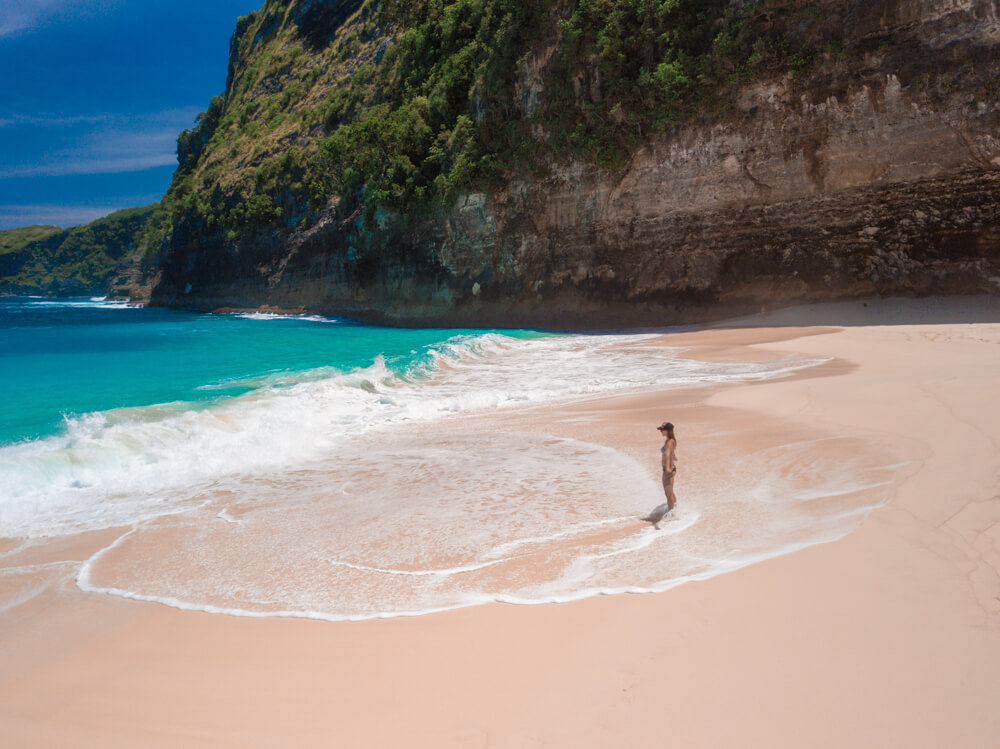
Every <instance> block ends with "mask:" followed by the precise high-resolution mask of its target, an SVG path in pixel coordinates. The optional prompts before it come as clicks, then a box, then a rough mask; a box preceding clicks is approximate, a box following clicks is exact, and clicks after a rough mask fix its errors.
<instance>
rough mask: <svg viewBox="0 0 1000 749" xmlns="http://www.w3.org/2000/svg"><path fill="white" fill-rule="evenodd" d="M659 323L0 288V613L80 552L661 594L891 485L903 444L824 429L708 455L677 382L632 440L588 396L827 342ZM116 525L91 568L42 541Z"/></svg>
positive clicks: (301, 588)
mask: <svg viewBox="0 0 1000 749" xmlns="http://www.w3.org/2000/svg"><path fill="white" fill-rule="evenodd" d="M662 343H663V342H662V341H660V340H658V339H657V336H655V335H653V334H642V335H555V334H546V333H542V332H531V331H502V332H501V331H490V330H454V329H453V330H439V329H430V330H419V329H418V330H400V329H392V328H381V327H370V326H362V325H354V324H350V323H347V322H344V321H340V320H336V319H330V318H322V317H304V316H303V317H277V316H273V315H272V316H267V315H237V314H233V315H206V314H195V313H188V312H179V311H171V310H162V309H140V308H130V307H127V306H124V305H115V304H109V303H107V302H104V301H101V300H94V299H75V300H47V299H34V298H16V299H15V298H7V299H0V388H2V392H3V394H4V396H5V398H4V402H3V408H2V409H0V539H4V544H3V546H2V547H0V557H2V559H0V567H3V565H4V564H6V565H7V566H6V567H5V568H3V569H2V570H0V571H2V572H3V573H4V575H5V576H6V577H5V578H4V582H5V586H4V587H3V590H0V611H2V610H4V609H5V608H9V607H10V606H13V605H19V603H21V602H23V601H25V600H29V599H30V598H31V597H32V596H33V595H36V594H37V592H38V591H40V590H44V589H46V585H48V584H51V585H54V586H55V585H58V586H62V585H63V584H64V582H65V581H63V582H59V580H61V578H60V576H64V575H65V574H67V570H70V569H72V573H71V574H72V575H73V577H74V579H75V581H76V584H77V586H79V587H80V588H82V589H83V590H87V591H94V592H101V593H110V594H114V595H119V596H125V597H128V598H137V599H140V600H147V601H158V602H161V603H165V604H168V605H171V606H177V607H179V608H191V609H197V610H201V611H209V612H221V613H227V614H237V615H244V616H303V617H310V618H319V619H332V620H340V619H364V618H371V617H381V616H397V615H402V614H414V613H425V612H430V611H438V610H441V609H447V608H455V607H458V606H468V605H473V604H476V603H483V602H486V601H507V602H514V603H539V602H545V601H559V600H572V599H575V598H580V597H584V596H588V595H595V594H598V593H613V592H621V591H645V590H665V589H666V588H669V587H671V586H673V585H676V584H678V583H679V582H681V581H683V580H688V579H698V578H702V577H707V576H711V575H713V574H718V573H719V572H723V571H726V570H729V569H733V568H735V567H739V566H742V565H744V564H749V563H750V562H752V561H755V560H757V559H762V558H767V557H768V556H773V555H775V554H778V553H785V552H787V551H788V550H790V549H793V548H801V546H803V545H808V544H810V543H819V542H821V541H825V540H830V539H832V538H837V537H839V536H840V535H843V534H844V533H846V532H849V531H850V530H851V529H852V528H853V527H856V525H857V523H859V522H860V521H861V520H862V519H863V518H864V517H865V515H866V514H867V512H868V511H869V510H870V509H871V507H872V506H875V505H877V504H878V503H880V502H882V501H884V500H885V496H886V492H887V491H888V490H887V489H886V487H887V486H888V483H890V482H891V478H892V471H893V470H895V469H894V468H893V466H894V465H899V464H900V463H899V461H898V459H897V458H896V457H895V456H887V457H883V456H880V454H879V453H878V452H877V451H875V450H871V449H867V448H866V449H862V448H860V447H858V448H857V449H855V450H853V453H852V454H856V455H858V456H864V462H863V464H858V465H850V464H845V463H844V461H843V460H842V459H840V458H837V457H835V454H834V453H831V454H830V455H825V454H824V453H820V457H817V454H816V448H815V442H816V435H813V434H811V433H810V434H808V435H804V438H803V439H802V440H801V441H799V442H797V443H789V444H786V445H778V446H771V447H769V448H767V449H766V450H765V451H764V452H765V454H764V455H761V454H759V453H760V452H761V451H760V450H756V449H751V450H750V452H748V453H747V454H746V455H731V456H730V457H729V458H717V457H715V456H725V455H726V450H728V449H731V447H727V445H729V442H730V441H731V439H732V436H731V435H730V434H729V431H730V430H729V426H728V425H727V424H725V423H722V422H719V423H718V425H717V426H713V427H712V428H711V429H706V428H704V427H703V428H701V429H700V430H698V429H696V428H695V425H694V424H692V423H691V420H690V417H685V413H684V411H682V410H678V412H677V413H673V412H671V411H670V410H668V408H667V404H666V399H664V401H663V402H662V405H659V406H657V405H653V406H651V407H649V408H648V412H647V413H645V414H643V416H642V421H643V422H645V423H646V425H645V426H642V427H639V429H640V431H639V432H637V433H636V434H634V435H633V436H630V437H629V438H628V440H627V442H628V443H629V445H633V444H634V445H640V446H641V445H643V444H647V445H648V449H646V450H645V451H641V450H640V451H636V450H635V449H634V448H632V447H629V446H628V445H626V446H625V447H624V448H620V446H619V445H616V444H614V443H613V442H609V440H608V433H607V423H606V422H605V421H604V420H603V418H602V416H601V413H602V412H604V413H606V409H607V405H608V404H607V403H606V402H603V403H602V404H599V405H597V406H595V408H596V410H594V411H590V410H589V408H588V406H587V404H586V403H584V402H583V399H590V398H592V397H593V396H595V395H597V394H607V393H622V392H629V391H633V392H634V391H637V390H643V389H654V391H655V392H660V391H662V390H663V389H665V388H666V389H676V388H684V387H691V386H697V387H702V386H705V385H708V384H721V383H727V382H745V381H748V380H753V379H768V378H772V377H781V376H783V375H785V374H787V373H789V372H792V371H796V370H798V369H801V368H803V367H808V366H811V365H814V364H817V363H819V361H816V360H805V359H801V358H794V357H789V358H778V359H774V360H768V361H760V360H754V361H749V362H740V361H733V362H717V361H710V362H702V361H697V360H696V359H694V358H692V357H691V355H690V354H688V355H685V356H680V355H679V354H680V353H681V350H680V349H676V348H668V347H664V346H663V345H662ZM656 397H658V396H652V395H650V396H649V401H650V402H651V403H652V402H654V401H655V398H656ZM570 400H574V401H576V404H575V405H574V406H573V408H570V409H563V408H555V409H551V410H536V409H535V408H534V407H535V406H544V405H546V404H553V403H557V402H558V403H563V404H565V403H567V402H568V401H570ZM683 401H684V398H681V399H680V402H683ZM507 408H521V409H525V410H523V411H522V412H521V414H520V415H519V416H517V417H516V418H515V419H514V420H512V421H508V420H507V418H506V417H504V416H498V415H496V414H494V412H496V411H498V410H502V409H507ZM685 408H688V409H689V408H690V404H686V405H685ZM630 413H631V412H630ZM687 413H688V414H691V411H687ZM664 420H673V421H675V423H677V424H678V430H679V434H680V438H681V450H682V453H681V454H682V457H683V459H682V463H681V470H682V473H681V475H680V478H679V481H680V482H681V488H682V491H683V493H681V491H679V492H678V494H679V495H680V504H679V505H678V514H677V517H676V518H675V520H676V522H671V523H669V524H668V525H667V526H665V527H664V528H663V530H662V532H660V531H657V530H655V529H653V528H652V527H651V526H649V525H647V524H645V523H641V522H640V521H638V520H637V518H640V517H642V516H644V515H645V514H646V513H648V512H649V510H651V509H652V508H653V507H655V506H656V505H657V504H659V503H660V502H662V500H663V493H662V489H661V486H660V481H659V476H658V468H659V447H660V439H659V434H658V433H657V432H656V431H655V427H656V426H657V425H658V424H660V423H661V422H662V421H664ZM837 439H842V437H840V436H837ZM645 441H648V442H645ZM750 442H752V440H750ZM748 444H749V443H748ZM685 445H687V447H685ZM762 461H763V462H764V463H766V464H767V465H769V466H771V467H772V471H771V472H770V473H768V472H765V473H764V474H762V473H761V471H760V469H759V466H760V465H761V464H762ZM748 477H750V478H748ZM824 498H828V500H827V499H824ZM110 528H115V529H120V533H119V535H118V536H117V538H116V539H115V540H114V541H113V542H111V543H110V544H109V545H108V546H107V547H105V548H104V549H101V550H100V551H98V552H96V553H95V554H93V556H91V557H90V558H89V559H87V560H86V561H84V562H82V563H80V564H77V565H76V567H75V569H74V564H75V563H72V562H56V563H54V565H52V566H49V565H38V564H35V563H33V562H32V559H33V557H31V556H30V551H31V549H33V548H34V546H35V545H36V544H44V543H46V542H47V539H49V538H52V537H59V536H67V535H71V534H74V533H79V532H82V531H89V530H97V529H110ZM22 551H24V552H29V556H28V557H23V559H22V561H24V562H25V563H24V564H23V565H22V564H19V562H18V561H17V559H18V558H19V555H20V553H21V552H22ZM11 565H13V566H11ZM39 576H49V577H46V579H47V580H49V583H45V584H40V583H39Z"/></svg>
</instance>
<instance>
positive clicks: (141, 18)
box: [0, 0, 263, 229]
mask: <svg viewBox="0 0 1000 749" xmlns="http://www.w3.org/2000/svg"><path fill="white" fill-rule="evenodd" d="M261 5H263V0H0V229H11V228H14V227H18V226H28V225H31V224H54V225H56V226H76V225H79V224H84V223H88V222H89V221H92V220H94V219H95V218H99V217H100V216H104V215H107V214H108V213H111V212H112V211H116V210H118V209H120V208H128V207H131V206H139V205H147V204H149V203H153V202H155V201H157V200H159V199H160V197H161V196H162V195H163V193H164V192H165V191H166V189H167V186H168V185H169V184H170V178H171V176H172V175H173V173H174V169H175V168H176V166H177V151H176V141H177V134H178V133H179V132H180V131H181V130H183V129H185V128H190V127H191V126H192V125H193V124H194V120H195V117H196V116H197V115H198V113H199V112H201V111H203V110H205V109H206V108H207V107H208V103H209V102H210V101H211V99H212V97H213V96H215V95H216V94H221V93H222V92H223V90H224V88H225V84H226V66H227V62H228V59H229V38H230V36H231V35H232V33H233V30H234V28H235V27H236V19H237V18H238V17H239V16H242V15H246V14H247V13H249V12H250V11H253V10H256V9H257V8H259V7H260V6H261Z"/></svg>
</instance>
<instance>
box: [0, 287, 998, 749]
mask: <svg viewBox="0 0 1000 749" xmlns="http://www.w3.org/2000/svg"><path fill="white" fill-rule="evenodd" d="M660 341H661V343H662V345H667V346H682V347H685V348H686V349H688V350H687V352H685V354H684V355H685V356H690V357H691V358H696V359H701V360H719V361H736V360H752V359H755V358H765V359H766V358H773V357H783V356H787V355H797V356H804V357H814V358H820V359H828V360H829V361H827V362H826V363H824V364H821V365H819V366H814V367H810V368H807V369H803V370H801V371H799V372H797V373H795V374H793V375H791V376H787V377H783V378H780V379H773V380H763V381H757V382H746V383H741V384H725V385H713V386H703V387H697V388H690V389H665V390H662V391H644V392H639V393H631V394H625V395H614V396H601V397H591V398H587V399H581V400H577V401H574V402H569V403H560V404H557V405H546V406H539V407H533V408H525V409H521V410H511V411H504V412H496V413H488V414H482V415H476V416H466V417H462V418H461V419H456V420H455V423H454V424H449V429H451V430H452V431H463V432H466V433H469V434H491V433H508V434H512V435H516V434H525V433H527V434H536V435H555V436H572V437H574V438H575V439H579V440H585V441H587V442H591V443H594V444H597V445H603V446H605V447H609V448H613V449H615V450H618V451H621V452H622V453H623V454H624V455H626V456H628V457H630V458H632V459H634V460H636V461H638V462H639V463H640V464H641V465H642V466H643V468H644V469H645V470H647V471H648V473H649V480H650V481H658V471H659V445H660V441H659V438H658V436H657V434H656V432H655V426H656V425H657V424H659V423H660V422H661V421H663V420H664V419H670V420H672V421H673V422H674V423H675V424H677V430H678V437H679V442H680V444H679V454H680V456H681V464H680V465H681V470H680V473H679V476H678V479H677V494H678V497H679V501H680V503H681V504H682V505H683V503H684V502H685V498H686V496H690V495H689V492H691V491H694V488H695V487H697V486H699V485H707V484H708V483H710V482H711V481H712V480H713V475H715V474H717V473H718V472H719V471H721V470H725V469H727V467H729V469H730V470H731V469H732V466H733V465H738V466H739V470H740V471H742V472H744V473H745V474H746V476H747V482H746V483H747V485H751V484H752V482H753V481H754V480H756V478H755V477H758V476H765V477H769V476H772V475H773V474H774V473H775V472H778V471H779V468H778V467H777V466H778V462H777V458H775V454H776V453H775V451H776V449H777V446H780V445H783V444H787V443H788V442H789V441H792V440H794V441H796V443H798V444H804V443H808V442H809V441H810V440H812V443H813V444H814V447H811V448H810V450H811V452H807V453H805V454H804V456H803V457H802V458H801V459H799V460H798V461H797V463H796V465H795V466H794V467H793V468H789V466H788V465H787V464H786V463H781V468H780V471H785V472H787V471H790V470H794V472H795V476H794V478H795V479H796V480H803V479H802V477H803V476H805V477H807V478H809V479H810V480H815V482H816V485H817V486H828V485H829V483H830V482H829V479H830V476H829V474H830V473H831V472H832V473H834V474H835V473H836V469H837V466H838V465H840V464H843V465H846V464H848V463H850V464H851V465H852V466H854V467H857V466H862V467H865V466H867V465H868V464H869V463H870V464H871V469H872V470H873V471H874V470H876V469H878V470H880V471H882V472H883V474H884V476H883V479H884V480H880V481H877V482H875V483H874V484H873V486H872V488H871V489H868V490H865V491H871V492H875V493H879V492H881V493H882V494H884V495H885V496H884V497H883V496H882V494H879V497H880V499H879V500H878V502H877V503H878V504H879V505H880V506H879V507H877V508H876V509H874V510H873V511H871V512H870V514H867V512H866V513H865V517H864V518H861V519H860V524H859V525H858V527H856V529H854V530H852V531H851V532H849V533H847V535H844V536H843V537H839V538H836V539H835V540H830V541H829V542H827V543H820V544H813V545H808V546H806V547H805V548H800V549H794V550H793V549H788V550H787V551H788V552H789V553H782V554H781V555H779V556H775V557H772V558H768V559H763V560H762V561H760V562H759V563H755V564H751V565H749V566H742V567H740V568H739V569H735V570H734V571H731V572H727V573H725V574H717V575H713V576H711V577H708V578H707V579H702V580H693V581H690V582H686V583H684V584H682V585H678V586H676V587H673V588H671V589H669V590H666V591H663V592H659V593H646V594H634V595H630V594H621V595H613V596H595V597H590V598H586V599H583V600H579V601H573V602H569V603H558V604H542V605H531V606H528V605H511V604H503V603H491V604H487V605H481V606H474V607H469V608H463V609H457V610H453V611H446V612H442V613H436V614H429V615H424V616H417V617H400V618H394V619H385V620H371V621H363V622H325V621H309V620H303V619H290V618H259V619H251V618H241V617H235V616H226V615H218V614H207V613H201V612H192V611H181V610H178V609H174V608H170V607H168V606H164V605H160V604H156V603H150V602H143V601H135V600H127V599H124V598H120V597H116V596H110V595H103V594H97V593H88V592H84V591H82V590H80V589H79V588H78V587H77V585H76V575H77V572H78V569H79V566H80V564H81V563H82V562H83V561H84V560H86V559H88V558H90V557H91V556H92V555H93V554H95V553H96V552H97V551H99V550H101V549H104V548H106V547H107V546H108V544H109V543H111V541H113V540H114V539H115V538H117V537H119V536H120V535H121V533H122V531H121V530H115V529H110V530H105V531H97V532H93V533H88V534H83V535H80V536H75V537H69V538H63V539H60V540H58V541H56V542H53V543H51V544H44V545H39V546H35V547H32V548H31V549H28V550H19V547H18V543H17V542H16V541H2V540H0V571H2V569H4V568H10V567H14V566H17V567H19V568H22V569H23V568H25V567H26V566H30V565H34V566H33V567H31V569H32V570H33V572H32V574H30V575H23V574H21V575H18V576H16V577H10V576H3V575H0V601H2V604H0V745H2V746H4V747H66V746H72V747H136V746H142V747H178V746H184V747H285V746H289V747H313V746H315V747H321V746H323V747H325V746H346V747H435V748H438V747H491V748H496V747H500V748H511V749H513V748H515V747H545V746H547V747H567V748H568V747H573V748H574V749H578V748H581V747H637V748H638V747H642V748H644V747H666V746H679V747H719V746H727V747H803V746H807V747H894V746H901V747H902V746H905V747H928V748H931V747H934V748H938V747H963V748H973V747H974V748H979V747H982V748H983V749H988V748H991V747H994V748H995V747H997V746H1000V710H998V709H997V705H998V704H1000V398H998V397H997V396H998V394H1000V298H997V297H970V298H953V299H928V300H880V301H869V302H865V303H863V302H860V301H859V302H847V303H838V304H829V305H817V306H811V307H801V308H795V309H788V310H780V311H776V312H773V313H772V314H770V315H768V317H767V318H766V319H764V320H761V319H760V318H759V317H753V318H746V319H739V320H733V321H728V322H726V323H723V324H719V325H717V326H713V327H708V328H705V329H699V330H692V331H688V332H683V333H674V334H670V335H665V336H663V337H662V338H661V339H660ZM885 466H889V468H885ZM852 470H853V469H852ZM879 475H880V476H882V474H879ZM789 480H790V479H789ZM737 486H739V483H737ZM736 490H739V489H738V488H737V489H736ZM820 493H821V492H820ZM817 501H818V502H826V503H833V504H834V505H836V503H837V502H838V501H839V500H838V499H837V497H836V496H835V495H831V496H817ZM638 509H640V510H644V509H651V508H638Z"/></svg>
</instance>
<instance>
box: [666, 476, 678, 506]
mask: <svg viewBox="0 0 1000 749" xmlns="http://www.w3.org/2000/svg"><path fill="white" fill-rule="evenodd" d="M663 493H664V494H665V495H666V497H667V512H670V511H671V510H672V509H674V506H675V505H676V504H677V495H675V494H674V474H673V473H665V474H663Z"/></svg>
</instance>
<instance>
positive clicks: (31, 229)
mask: <svg viewBox="0 0 1000 749" xmlns="http://www.w3.org/2000/svg"><path fill="white" fill-rule="evenodd" d="M61 231H65V230H64V229H62V228H60V227H58V226H37V225H36V226H22V227H21V228H19V229H8V230H6V231H0V255H6V254H7V253H8V252H17V251H18V250H20V249H22V248H23V247H24V246H25V245H28V244H31V243H32V242H40V241H41V240H43V239H48V238H49V237H51V236H52V235H53V234H57V233H58V232H61Z"/></svg>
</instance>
